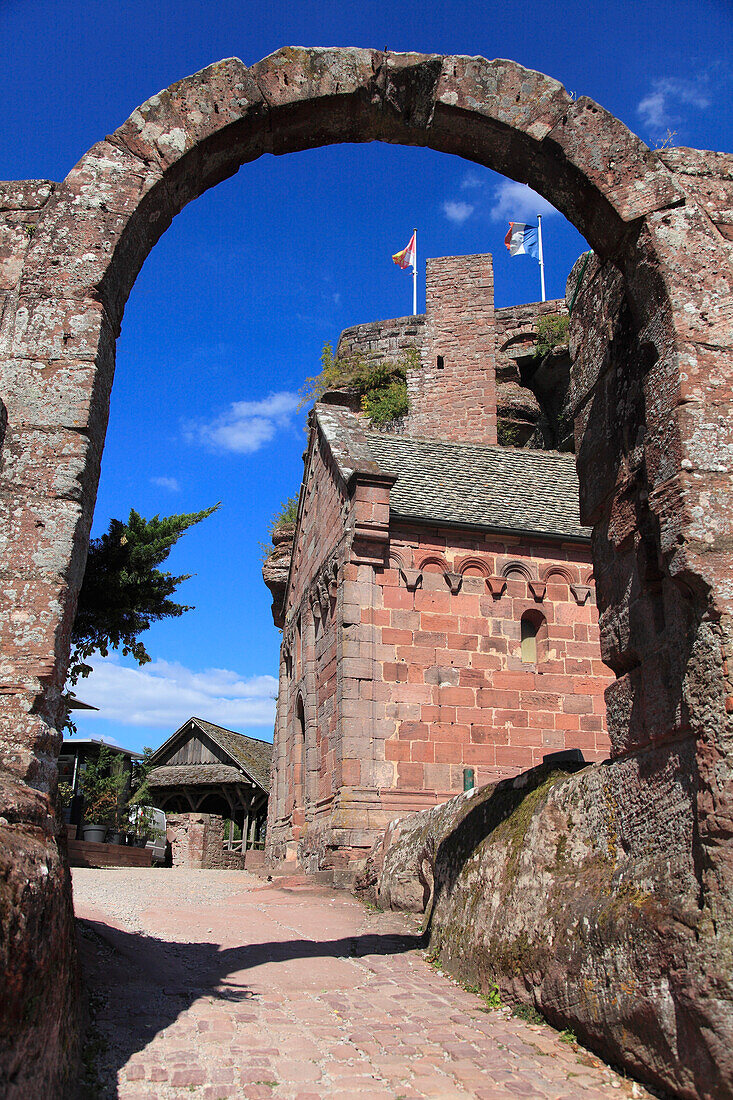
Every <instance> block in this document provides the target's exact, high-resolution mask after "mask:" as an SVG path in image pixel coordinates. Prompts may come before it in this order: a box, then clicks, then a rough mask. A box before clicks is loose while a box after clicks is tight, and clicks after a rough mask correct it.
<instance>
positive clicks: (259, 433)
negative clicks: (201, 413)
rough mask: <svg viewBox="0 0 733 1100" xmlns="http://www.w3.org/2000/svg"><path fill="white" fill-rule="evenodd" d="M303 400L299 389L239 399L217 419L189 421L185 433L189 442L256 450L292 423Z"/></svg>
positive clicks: (239, 450) (244, 451)
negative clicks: (202, 421)
mask: <svg viewBox="0 0 733 1100" xmlns="http://www.w3.org/2000/svg"><path fill="white" fill-rule="evenodd" d="M299 403H300V398H299V397H298V395H297V393H288V392H285V391H283V392H280V393H271V394H270V396H269V397H266V398H265V399H264V400H263V401H235V402H234V403H233V404H232V405H230V406H229V408H228V409H227V411H226V412H225V413H222V414H221V416H218V417H215V419H214V420H211V421H209V422H208V423H200V424H189V425H187V426H186V430H185V435H186V438H187V439H188V441H189V442H198V443H203V444H204V445H205V446H207V447H211V448H212V449H213V450H217V451H234V452H235V453H236V454H252V453H253V452H254V451H259V449H260V448H261V447H264V445H265V444H266V443H269V442H270V441H271V440H272V439H273V438H274V437H275V433H276V432H277V431H279V430H282V429H285V428H288V427H289V426H290V423H291V420H292V417H293V414H294V413H295V411H296V410H297V408H298V405H299Z"/></svg>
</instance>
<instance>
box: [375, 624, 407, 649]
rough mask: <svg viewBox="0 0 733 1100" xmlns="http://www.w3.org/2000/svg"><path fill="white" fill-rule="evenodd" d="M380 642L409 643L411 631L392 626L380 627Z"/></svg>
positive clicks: (392, 643)
mask: <svg viewBox="0 0 733 1100" xmlns="http://www.w3.org/2000/svg"><path fill="white" fill-rule="evenodd" d="M382 642H383V643H384V644H385V645H411V643H412V631H411V630H397V629H395V627H393V626H385V627H383V628H382Z"/></svg>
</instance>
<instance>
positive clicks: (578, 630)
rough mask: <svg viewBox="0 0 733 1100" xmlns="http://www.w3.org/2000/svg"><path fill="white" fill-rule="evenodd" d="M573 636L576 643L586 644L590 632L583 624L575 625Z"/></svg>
mask: <svg viewBox="0 0 733 1100" xmlns="http://www.w3.org/2000/svg"><path fill="white" fill-rule="evenodd" d="M573 634H574V635H575V639H576V641H578V642H587V641H588V640H589V638H590V631H589V629H588V627H587V626H584V625H583V623H576V624H575V627H574V629H573Z"/></svg>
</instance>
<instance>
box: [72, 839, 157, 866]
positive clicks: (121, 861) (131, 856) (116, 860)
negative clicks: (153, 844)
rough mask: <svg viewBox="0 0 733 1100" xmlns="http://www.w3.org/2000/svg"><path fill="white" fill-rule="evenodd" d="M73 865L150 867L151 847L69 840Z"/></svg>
mask: <svg viewBox="0 0 733 1100" xmlns="http://www.w3.org/2000/svg"><path fill="white" fill-rule="evenodd" d="M68 851H69V864H70V865H71V866H72V867H150V866H152V862H153V860H152V855H153V853H152V852H151V851H150V849H149V848H127V847H125V846H124V845H122V844H92V843H91V842H90V841H87V840H70V841H69V842H68Z"/></svg>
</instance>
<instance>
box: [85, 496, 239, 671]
mask: <svg viewBox="0 0 733 1100" xmlns="http://www.w3.org/2000/svg"><path fill="white" fill-rule="evenodd" d="M218 507H219V505H218V504H215V505H214V507H213V508H205V509H204V510H203V511H202V512H191V513H190V514H188V515H177V516H164V517H163V518H162V519H161V518H160V516H153V518H152V519H145V518H144V517H143V516H140V515H138V513H137V512H136V511H135V510H134V509H132V510H131V511H130V516H129V518H128V520H127V523H122V521H121V520H118V519H113V520H110V524H109V529H108V531H107V532H106V534H104V535H102V536H101V538H98V539H92V540H91V542H90V543H89V556H88V558H87V566H86V572H85V573H84V583H83V584H82V587H81V592H80V593H79V604H78V608H77V612H76V619H75V620H74V627H73V630H72V634H71V643H72V649H71V662H70V665H69V682H70V683H71V684H75V683H76V682H77V681H78V680H79V678H80V677H84V676H88V675H89V673H90V672H91V666H90V665H89V664H87V659H88V658H89V657H91V655H92V654H93V653H100V654H101V655H102V656H103V657H106V656H107V654H108V653H109V651H110V649H119V648H121V649H122V654H123V656H127V655H128V654H132V656H133V657H134V658H135V660H136V661H137V663H138V664H140V665H143V664H146V663H147V662H148V661H150V659H151V658H150V655H149V654H148V652H147V650H146V649H145V646H144V645H143V643H142V642H141V641H140V639H139V635H140V634H142V633H143V631H145V630H147V629H148V627H149V626H150V625H151V623H153V622H156V621H158V620H159V619H167V618H177V617H178V616H180V615H182V614H183V613H184V611H190V610H192V608H191V607H188V606H186V605H185V604H179V603H174V602H173V601H172V600H171V599H169V597H170V596H172V595H173V593H174V592H175V591H176V588H177V587H178V585H179V584H181V583H182V582H183V581H185V580H188V578H189V577H190V576H191V574H190V573H184V574H181V575H180V576H174V575H173V574H172V573H163V572H161V571H160V570H159V569H158V568H157V566H159V565H160V564H161V563H162V562H164V561H165V559H166V558H167V557H168V554H169V553H170V551H171V549H172V548H173V546H174V545H175V543H176V542H177V541H178V539H179V538H180V537H181V535H182V534H183V533H184V531H187V530H188V528H189V527H193V526H194V525H195V524H197V523H200V522H201V521H202V520H204V519H206V518H207V517H208V516H210V515H211V514H212V513H213V512H215V511H216V509H217V508H218Z"/></svg>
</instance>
